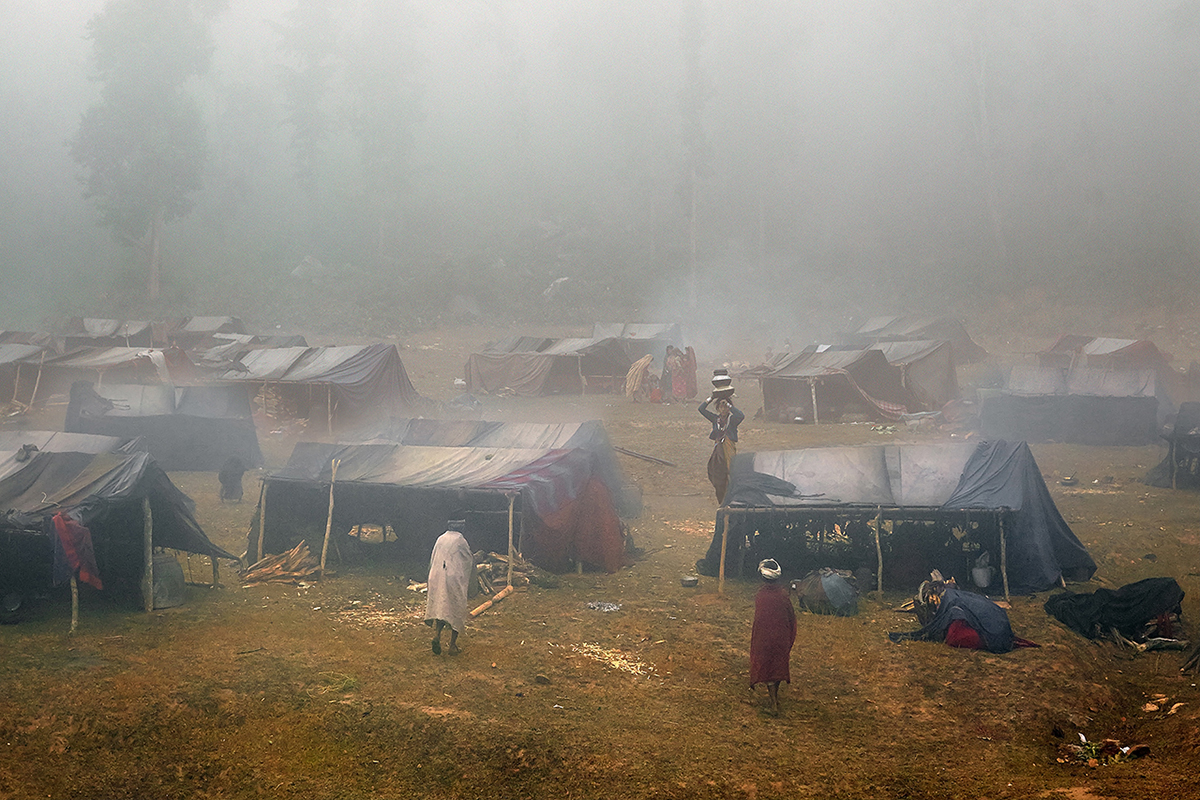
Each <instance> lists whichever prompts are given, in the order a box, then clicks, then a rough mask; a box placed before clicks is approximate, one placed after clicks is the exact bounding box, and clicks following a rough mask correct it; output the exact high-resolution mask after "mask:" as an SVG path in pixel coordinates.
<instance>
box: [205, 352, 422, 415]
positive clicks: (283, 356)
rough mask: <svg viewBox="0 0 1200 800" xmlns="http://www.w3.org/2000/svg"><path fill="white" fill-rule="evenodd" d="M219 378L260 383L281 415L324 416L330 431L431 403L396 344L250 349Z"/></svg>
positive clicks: (258, 389) (260, 392)
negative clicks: (419, 390) (414, 382)
mask: <svg viewBox="0 0 1200 800" xmlns="http://www.w3.org/2000/svg"><path fill="white" fill-rule="evenodd" d="M216 380H217V381H223V382H232V383H249V384H251V385H256V384H257V385H256V386H255V391H256V392H258V393H259V394H260V395H265V394H266V393H271V394H272V395H273V396H274V399H275V408H274V409H273V411H274V412H275V413H276V415H278V416H288V417H295V418H302V419H311V420H322V421H323V422H324V423H325V427H326V430H328V431H330V432H332V431H335V430H337V429H338V428H340V427H343V426H350V425H357V424H361V423H363V422H364V421H366V420H371V419H380V418H383V419H386V418H388V417H393V416H396V417H399V416H404V415H405V414H411V413H412V412H413V411H416V410H419V409H421V408H423V407H424V406H425V404H426V400H425V398H423V397H421V395H420V394H418V393H417V390H416V388H415V387H413V385H412V381H410V380H409V378H408V372H407V371H406V370H405V369H404V362H402V361H401V360H400V351H399V350H398V349H397V348H396V345H394V344H368V345H348V346H328V347H278V348H263V349H257V350H249V351H247V352H246V353H244V354H243V355H242V356H241V357H240V358H239V359H238V361H237V363H235V364H234V365H233V366H231V367H229V368H227V369H225V370H223V371H221V372H219V373H217V377H216ZM264 399H265V398H264Z"/></svg>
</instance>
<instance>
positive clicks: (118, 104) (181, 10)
mask: <svg viewBox="0 0 1200 800" xmlns="http://www.w3.org/2000/svg"><path fill="white" fill-rule="evenodd" d="M214 10H215V6H214V4H213V3H211V2H208V3H205V2H194V0H110V2H109V3H108V4H107V5H106V6H105V7H104V9H103V10H102V11H101V12H99V13H98V14H96V16H94V17H93V18H92V19H91V21H90V22H89V23H88V26H87V27H88V38H89V39H91V41H92V47H93V57H94V61H95V66H96V75H95V78H96V80H97V81H99V82H100V83H101V84H102V87H101V90H100V102H99V103H97V104H96V105H94V106H92V107H91V108H90V109H88V110H87V112H85V113H84V115H83V118H82V119H81V120H80V123H79V129H78V130H77V131H76V133H75V136H74V137H73V138H72V139H71V141H70V143H69V144H70V148H71V155H72V156H73V157H74V159H75V161H76V162H77V163H78V164H79V165H80V166H82V167H83V168H84V170H85V171H86V172H85V175H84V176H83V178H82V180H83V182H84V184H85V185H86V187H87V188H86V189H85V191H84V197H86V198H88V199H90V200H92V201H94V202H95V204H96V207H97V209H98V210H99V212H100V224H101V225H103V226H105V227H108V228H110V229H111V230H112V233H113V236H114V237H116V239H117V240H118V241H119V242H121V243H123V244H126V245H130V246H133V245H136V244H139V243H140V244H141V245H142V246H143V248H144V255H145V258H146V264H147V282H146V293H147V296H148V298H149V299H150V300H155V299H157V297H158V294H159V273H160V264H161V250H162V244H161V242H162V230H163V225H164V223H166V222H168V221H170V220H173V219H177V218H179V217H182V216H184V215H186V214H187V213H188V212H189V211H190V210H191V208H192V200H191V197H190V195H191V194H192V193H193V192H195V191H197V190H198V189H200V187H201V170H202V168H203V165H204V157H205V136H204V123H203V121H202V119H201V115H200V109H199V108H198V106H197V104H196V102H195V100H194V99H193V98H192V97H191V96H190V95H189V94H188V93H187V91H186V90H185V88H184V87H185V84H186V83H187V82H188V81H189V80H190V79H191V78H193V77H195V76H198V75H202V74H204V73H205V72H206V71H207V70H208V66H209V61H210V55H211V48H210V46H209V39H208V29H207V24H206V19H205V17H206V15H207V14H209V13H212V12H213V11H214Z"/></svg>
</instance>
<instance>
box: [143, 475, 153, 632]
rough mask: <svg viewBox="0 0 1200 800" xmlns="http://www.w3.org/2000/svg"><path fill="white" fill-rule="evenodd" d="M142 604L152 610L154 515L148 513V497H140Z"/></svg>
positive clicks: (147, 609)
mask: <svg viewBox="0 0 1200 800" xmlns="http://www.w3.org/2000/svg"><path fill="white" fill-rule="evenodd" d="M142 558H143V564H142V566H143V570H142V605H143V607H144V608H145V609H146V611H148V612H149V611H153V610H154V516H153V515H152V514H151V513H150V498H149V497H145V498H143V499H142Z"/></svg>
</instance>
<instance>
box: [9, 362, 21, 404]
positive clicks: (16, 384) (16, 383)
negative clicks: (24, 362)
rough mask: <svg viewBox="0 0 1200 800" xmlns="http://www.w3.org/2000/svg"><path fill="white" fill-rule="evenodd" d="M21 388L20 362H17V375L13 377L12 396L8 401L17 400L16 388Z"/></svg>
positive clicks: (13, 401)
mask: <svg viewBox="0 0 1200 800" xmlns="http://www.w3.org/2000/svg"><path fill="white" fill-rule="evenodd" d="M19 388H21V362H20V361H18V362H17V377H15V378H13V396H12V400H10V401H9V402H10V403H15V402H17V390H18V389H19Z"/></svg>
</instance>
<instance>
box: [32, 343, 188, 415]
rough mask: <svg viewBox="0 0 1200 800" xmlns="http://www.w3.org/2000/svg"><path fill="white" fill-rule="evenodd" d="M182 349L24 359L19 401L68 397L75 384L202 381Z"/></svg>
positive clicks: (85, 350) (102, 350) (90, 350)
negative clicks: (54, 396) (53, 396)
mask: <svg viewBox="0 0 1200 800" xmlns="http://www.w3.org/2000/svg"><path fill="white" fill-rule="evenodd" d="M200 377H201V376H200V372H199V371H198V370H197V369H196V366H195V365H194V364H192V362H191V361H190V360H189V359H188V357H187V355H186V354H185V353H184V352H183V351H182V350H179V349H178V348H175V347H168V348H146V347H81V348H76V349H74V350H70V351H68V352H66V353H63V354H62V355H51V354H50V353H49V352H46V353H45V354H39V355H38V356H37V357H36V358H35V357H33V356H29V357H27V358H25V359H23V362H22V371H21V381H20V386H19V388H18V392H17V399H18V400H20V401H21V402H23V403H24V404H26V405H33V404H34V402H36V401H40V400H43V399H45V398H47V397H49V396H50V395H52V394H67V393H68V392H70V390H71V384H72V383H74V382H75V381H80V380H83V381H94V382H95V383H96V384H97V385H103V384H105V383H172V382H181V383H182V382H192V381H196V380H199V379H200Z"/></svg>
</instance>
